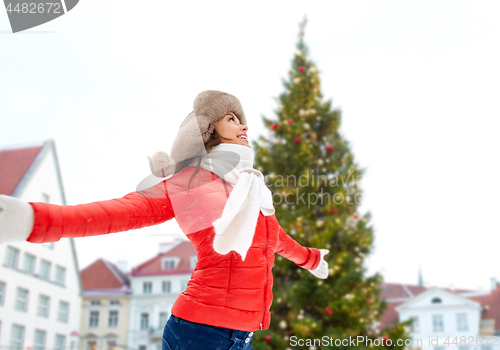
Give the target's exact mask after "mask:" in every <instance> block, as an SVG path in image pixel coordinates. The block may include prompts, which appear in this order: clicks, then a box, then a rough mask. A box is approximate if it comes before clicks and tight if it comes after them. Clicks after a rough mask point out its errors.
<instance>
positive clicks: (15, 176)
mask: <svg viewBox="0 0 500 350" xmlns="http://www.w3.org/2000/svg"><path fill="white" fill-rule="evenodd" d="M42 148H43V146H38V147H29V148H19V149H10V150H3V151H2V150H0V194H5V195H9V196H10V195H12V194H13V193H14V191H15V190H16V188H17V186H18V185H19V183H20V182H21V180H22V179H23V177H24V175H25V174H26V172H27V171H28V169H29V168H30V166H31V164H33V162H34V161H35V159H36V157H37V156H38V154H39V153H40V151H41V150H42Z"/></svg>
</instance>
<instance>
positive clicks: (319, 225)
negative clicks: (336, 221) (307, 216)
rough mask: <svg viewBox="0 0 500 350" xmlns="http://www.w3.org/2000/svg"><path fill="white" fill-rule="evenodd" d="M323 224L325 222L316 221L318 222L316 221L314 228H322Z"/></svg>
mask: <svg viewBox="0 0 500 350" xmlns="http://www.w3.org/2000/svg"><path fill="white" fill-rule="evenodd" d="M324 223H325V222H324V221H323V220H318V221H316V227H321V226H323V224H324Z"/></svg>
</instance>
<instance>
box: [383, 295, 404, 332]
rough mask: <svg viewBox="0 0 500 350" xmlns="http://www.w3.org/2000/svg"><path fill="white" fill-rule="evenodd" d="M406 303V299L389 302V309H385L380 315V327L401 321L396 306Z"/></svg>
mask: <svg viewBox="0 0 500 350" xmlns="http://www.w3.org/2000/svg"><path fill="white" fill-rule="evenodd" d="M403 303H406V300H403V301H395V302H392V303H389V302H388V303H387V309H386V310H385V311H384V313H383V314H382V316H380V324H379V325H378V326H377V328H378V329H384V328H385V327H387V326H390V325H393V324H396V323H398V322H399V313H398V312H397V311H396V307H397V306H399V305H401V304H403Z"/></svg>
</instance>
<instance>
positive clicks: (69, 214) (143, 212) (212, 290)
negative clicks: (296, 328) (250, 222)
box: [28, 167, 321, 331]
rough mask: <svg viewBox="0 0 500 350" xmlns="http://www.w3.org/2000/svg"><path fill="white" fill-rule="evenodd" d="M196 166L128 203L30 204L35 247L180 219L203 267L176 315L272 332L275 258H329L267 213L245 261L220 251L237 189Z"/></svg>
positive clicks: (310, 265) (311, 262)
mask: <svg viewBox="0 0 500 350" xmlns="http://www.w3.org/2000/svg"><path fill="white" fill-rule="evenodd" d="M195 170H196V169H195V167H186V168H184V169H182V170H181V171H180V172H179V173H178V174H176V175H174V176H172V177H170V178H169V179H167V180H164V181H162V182H160V183H159V184H157V185H155V186H152V187H150V188H148V189H146V190H143V191H139V192H132V193H130V194H128V195H126V196H125V197H123V198H119V199H112V200H107V201H100V202H94V203H89V204H81V205H75V206H58V205H52V204H45V203H30V204H31V205H32V206H33V209H34V212H35V223H34V227H33V232H32V233H31V235H30V236H29V238H28V241H29V242H32V243H45V242H57V241H59V239H60V238H62V237H86V236H94V235H101V234H108V233H113V232H121V231H127V230H131V229H138V228H141V227H145V226H151V225H157V224H160V223H162V222H165V221H167V220H170V219H172V218H174V217H175V218H176V220H177V222H178V224H179V226H180V227H181V229H182V230H183V232H184V233H185V234H186V235H187V237H188V238H189V240H190V241H191V242H192V243H193V245H194V247H195V248H196V252H197V256H198V262H197V264H196V267H195V270H194V271H193V274H192V275H191V280H190V281H189V283H188V287H187V289H186V290H185V291H184V292H182V293H181V294H180V295H179V297H178V298H177V300H176V302H175V303H174V306H173V307H172V314H174V315H175V316H177V317H181V318H184V319H186V320H188V321H192V322H197V323H203V324H208V325H213V326H218V327H225V328H232V329H238V330H243V331H255V330H259V329H268V328H269V324H270V320H271V315H270V312H269V309H270V308H271V304H272V285H273V278H272V273H271V268H272V267H273V264H274V253H278V254H280V255H281V256H283V257H285V258H287V259H290V260H292V261H293V262H295V263H296V264H297V265H298V266H300V267H303V268H305V269H315V268H316V267H317V266H318V265H319V263H320V258H321V254H320V252H319V250H318V249H315V248H306V247H302V246H301V245H300V244H298V243H297V242H296V241H294V240H293V239H292V238H291V237H290V236H288V235H287V234H286V233H285V232H284V231H283V228H282V227H281V226H280V225H279V224H278V221H277V220H276V217H275V216H274V215H272V216H264V215H263V214H262V213H259V218H258V221H257V227H256V232H255V235H254V238H253V242H252V245H251V247H250V249H249V251H248V253H247V256H246V258H245V260H244V261H243V260H242V259H241V256H240V255H239V254H238V253H235V252H234V251H231V252H230V253H228V254H224V255H221V254H219V253H217V252H215V251H214V249H213V239H214V236H215V231H214V228H213V226H212V225H211V223H213V222H214V221H215V220H216V219H218V218H219V217H220V216H221V215H222V211H223V209H224V205H225V203H226V201H227V197H228V196H229V193H230V191H231V190H232V187H231V186H230V185H229V184H227V183H226V182H225V181H224V180H222V179H221V178H219V177H218V176H217V175H214V174H213V173H211V172H209V171H207V170H204V169H201V168H200V169H199V171H198V172H197V174H196V175H195V176H194V177H193V179H192V181H191V184H190V190H189V193H188V192H187V189H188V183H189V180H190V178H191V176H192V174H193V173H194V171H195Z"/></svg>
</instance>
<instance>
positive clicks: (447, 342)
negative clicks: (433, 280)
mask: <svg viewBox="0 0 500 350" xmlns="http://www.w3.org/2000/svg"><path fill="white" fill-rule="evenodd" d="M491 284H492V285H491V290H486V291H485V290H479V291H466V290H453V289H446V288H437V287H433V288H425V287H423V286H411V285H403V284H390V283H386V284H384V285H383V286H382V289H383V297H384V298H385V299H386V301H387V302H388V309H387V310H386V312H385V313H384V315H382V318H381V323H382V325H381V327H379V329H382V328H384V327H385V326H388V325H390V324H394V323H396V322H398V321H399V322H404V321H407V320H409V319H413V326H412V327H410V328H409V329H408V331H409V333H410V336H411V337H412V340H413V341H412V343H411V345H410V344H407V345H408V346H407V349H419V350H448V349H449V350H493V349H497V348H498V347H499V346H500V340H499V336H500V288H499V287H498V283H497V282H496V280H494V279H492V283H491ZM392 341H393V342H395V341H396V340H395V339H392Z"/></svg>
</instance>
